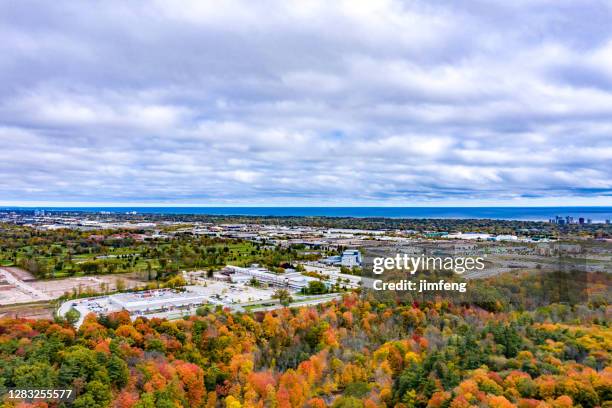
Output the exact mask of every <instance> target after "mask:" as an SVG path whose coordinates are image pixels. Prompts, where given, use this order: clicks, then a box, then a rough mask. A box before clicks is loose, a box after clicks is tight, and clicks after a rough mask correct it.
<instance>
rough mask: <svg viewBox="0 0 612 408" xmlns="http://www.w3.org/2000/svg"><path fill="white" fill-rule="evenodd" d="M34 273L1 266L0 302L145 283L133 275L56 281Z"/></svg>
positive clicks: (127, 287) (46, 297)
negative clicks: (37, 276) (41, 278)
mask: <svg viewBox="0 0 612 408" xmlns="http://www.w3.org/2000/svg"><path fill="white" fill-rule="evenodd" d="M33 278H34V277H33V276H32V275H31V274H30V273H29V272H27V271H24V270H22V269H20V268H15V267H1V268H0V305H16V304H21V303H32V302H41V301H49V300H53V299H57V298H59V297H60V296H62V295H64V294H67V293H68V294H73V293H82V292H87V291H93V292H108V291H114V290H116V289H117V283H118V282H119V281H122V282H123V285H124V287H125V288H126V289H129V288H134V287H138V286H142V284H143V283H142V282H140V281H138V280H136V279H134V278H132V275H130V274H124V275H105V276H87V277H77V278H65V279H55V280H33Z"/></svg>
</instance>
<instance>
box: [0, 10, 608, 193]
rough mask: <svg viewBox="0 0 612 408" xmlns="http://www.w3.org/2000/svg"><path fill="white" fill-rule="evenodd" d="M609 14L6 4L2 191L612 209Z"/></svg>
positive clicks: (0, 82)
mask: <svg viewBox="0 0 612 408" xmlns="http://www.w3.org/2000/svg"><path fill="white" fill-rule="evenodd" d="M506 3H507V4H506ZM610 21H612V3H610V2H609V1H603V0H602V1H588V0H587V1H581V2H576V1H569V0H550V1H544V0H529V1H527V0H525V1H522V0H517V1H509V2H501V1H492V0H491V1H485V0H481V1H478V0H476V1H467V0H466V1H438V0H427V1H420V0H419V1H385V0H378V1H369V2H360V1H356V0H349V1H345V2H343V1H326V0H321V1H310V0H299V1H295V2H290V1H278V2H275V1H243V2H241V1H231V0H230V1H223V2H219V1H214V0H213V1H201V0H197V1H196V0H194V1H193V2H188V1H180V2H177V1H173V0H172V1H171V0H168V1H147V2H145V1H137V0H135V1H127V2H126V1H123V0H121V1H110V0H109V1H104V2H95V3H94V2H86V1H62V0H56V1H46V0H44V1H28V0H21V1H4V2H1V3H0V37H1V38H2V41H1V42H0V205H14V204H22V205H23V204H31V205H40V204H50V203H51V204H53V203H55V204H67V203H74V204H79V205H82V204H87V203H89V204H100V203H108V204H136V203H138V204H149V205H154V204H184V205H359V204H362V205H363V204H366V205H381V204H382V205H486V204H504V205H526V204H527V205H530V204H535V205H546V204H552V205H572V204H593V205H605V204H608V205H611V204H612V26H611V25H610Z"/></svg>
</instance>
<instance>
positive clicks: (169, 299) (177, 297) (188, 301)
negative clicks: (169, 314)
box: [109, 289, 208, 312]
mask: <svg viewBox="0 0 612 408" xmlns="http://www.w3.org/2000/svg"><path fill="white" fill-rule="evenodd" d="M207 301H208V297H207V296H205V295H203V294H199V293H195V292H190V291H186V292H179V291H175V290H170V289H162V290H151V291H146V292H137V293H121V294H117V295H111V296H109V303H110V304H111V305H112V306H114V307H116V308H118V309H124V310H127V311H128V312H147V311H153V310H171V309H174V308H179V307H180V308H184V307H197V306H199V305H202V304H204V303H207Z"/></svg>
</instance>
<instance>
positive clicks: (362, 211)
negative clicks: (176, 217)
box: [0, 207, 612, 222]
mask: <svg viewBox="0 0 612 408" xmlns="http://www.w3.org/2000/svg"><path fill="white" fill-rule="evenodd" d="M10 208H13V209H23V210H30V209H34V208H29V207H28V208H25V207H0V210H1V209H4V210H7V209H10ZM36 209H40V210H49V211H86V212H100V211H109V212H117V213H123V212H127V211H136V212H137V213H140V214H202V215H250V216H279V217H286V216H298V217H316V216H319V217H357V218H372V217H387V218H421V219H422V218H446V219H474V218H480V219H496V220H524V221H548V220H549V219H550V218H554V217H555V216H557V215H558V216H561V217H566V216H571V217H574V219H577V218H579V217H583V218H585V219H589V218H590V219H592V220H593V222H604V221H605V220H612V207H63V208H60V207H53V208H51V207H37V208H36Z"/></svg>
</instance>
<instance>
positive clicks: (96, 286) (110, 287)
mask: <svg viewBox="0 0 612 408" xmlns="http://www.w3.org/2000/svg"><path fill="white" fill-rule="evenodd" d="M127 276H130V275H101V276H81V277H78V278H64V279H54V280H45V281H36V282H32V283H31V286H32V287H34V288H36V289H38V290H40V291H41V292H44V293H45V294H46V295H48V296H49V297H51V298H58V297H60V296H62V295H63V294H65V293H73V292H74V291H77V293H80V292H86V291H88V290H89V291H95V292H108V291H114V290H116V289H117V282H118V281H123V283H124V285H125V288H126V289H131V288H135V287H138V286H142V285H143V282H141V281H138V280H135V279H132V278H131V277H127Z"/></svg>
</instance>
